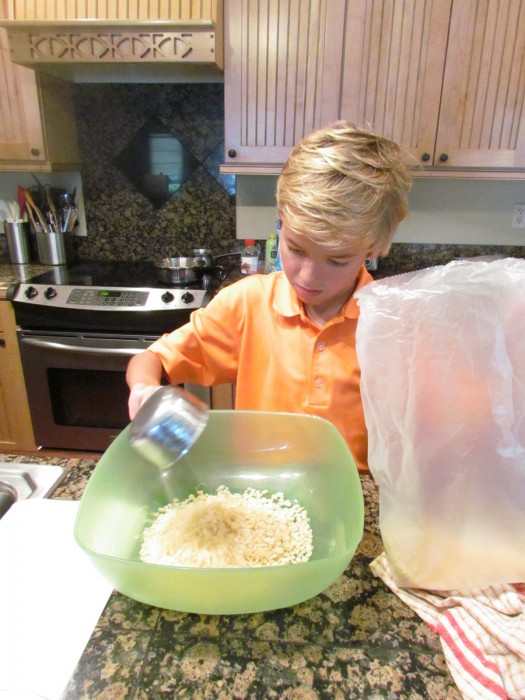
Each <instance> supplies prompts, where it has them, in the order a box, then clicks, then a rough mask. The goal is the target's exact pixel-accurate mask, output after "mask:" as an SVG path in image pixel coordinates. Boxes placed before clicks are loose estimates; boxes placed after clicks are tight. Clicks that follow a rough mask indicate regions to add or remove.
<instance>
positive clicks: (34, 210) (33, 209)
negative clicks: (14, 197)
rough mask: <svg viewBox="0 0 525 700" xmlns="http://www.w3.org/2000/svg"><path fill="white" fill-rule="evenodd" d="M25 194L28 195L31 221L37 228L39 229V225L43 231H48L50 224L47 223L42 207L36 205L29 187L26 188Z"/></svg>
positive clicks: (27, 201) (28, 209)
mask: <svg viewBox="0 0 525 700" xmlns="http://www.w3.org/2000/svg"><path fill="white" fill-rule="evenodd" d="M24 192H25V196H26V208H27V211H28V214H29V218H30V220H31V223H32V224H33V225H34V226H35V229H36V230H37V231H38V226H37V222H38V225H39V226H40V227H41V229H42V231H47V230H48V226H47V223H46V220H45V219H44V217H43V215H42V212H41V211H40V209H39V208H38V207H37V206H36V204H35V202H34V199H33V196H32V195H31V192H30V191H29V190H28V189H25V190H24Z"/></svg>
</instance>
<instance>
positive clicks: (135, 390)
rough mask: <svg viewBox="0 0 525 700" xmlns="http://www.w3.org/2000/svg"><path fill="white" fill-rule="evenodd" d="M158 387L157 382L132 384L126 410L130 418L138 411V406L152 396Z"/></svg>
mask: <svg viewBox="0 0 525 700" xmlns="http://www.w3.org/2000/svg"><path fill="white" fill-rule="evenodd" d="M157 389H160V385H157V384H134V385H133V387H132V388H131V391H130V392H129V399H128V411H129V417H130V419H131V420H133V418H135V416H136V415H137V413H138V412H139V409H140V407H141V406H142V405H143V404H145V403H146V401H147V400H148V399H149V398H150V396H153V394H154V393H155V392H156V391H157Z"/></svg>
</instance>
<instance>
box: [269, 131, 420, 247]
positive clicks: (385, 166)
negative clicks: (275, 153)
mask: <svg viewBox="0 0 525 700" xmlns="http://www.w3.org/2000/svg"><path fill="white" fill-rule="evenodd" d="M408 159H409V156H408V154H407V153H406V152H405V151H404V150H403V149H402V148H401V147H400V146H398V145H397V144H396V143H394V142H393V141H389V140H388V139H386V138H383V137H381V136H377V135H375V134H373V133H372V132H370V131H366V130H365V129H361V128H359V127H357V126H355V125H354V124H351V123H350V122H346V121H339V122H336V123H335V124H331V125H330V126H328V127H326V128H325V129H319V130H318V131H314V132H313V133H311V134H310V135H309V136H307V137H305V138H304V139H302V141H300V142H299V143H298V144H297V146H295V147H294V149H293V150H292V152H291V154H290V157H289V158H288V161H287V162H286V164H285V166H284V168H283V170H282V172H281V175H280V177H279V180H278V183H277V193H276V196H277V209H278V215H279V218H280V219H282V220H283V221H284V223H285V224H286V226H287V227H288V228H290V229H291V230H292V231H294V232H295V233H298V234H304V235H306V236H308V238H310V239H311V240H313V241H314V242H316V243H319V244H321V245H326V246H327V247H335V246H339V245H341V244H345V243H349V244H352V245H353V246H354V247H356V248H357V249H359V250H363V251H364V252H371V251H372V250H374V249H377V248H379V249H380V251H381V254H382V255H385V254H386V253H388V251H389V249H390V246H391V244H392V238H393V236H394V233H395V231H396V229H397V227H398V225H399V223H400V222H401V221H402V220H403V219H404V218H405V216H406V215H407V213H408V192H409V190H410V184H411V182H410V174H409V171H408V167H407V165H406V161H407V160H408Z"/></svg>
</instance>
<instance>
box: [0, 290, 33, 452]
mask: <svg viewBox="0 0 525 700" xmlns="http://www.w3.org/2000/svg"><path fill="white" fill-rule="evenodd" d="M0 448H2V449H17V450H34V449H35V440H34V436H33V428H32V425H31V416H30V414H29V405H28V403H27V395H26V390H25V382H24V375H23V372H22V364H21V361H20V353H19V351H18V343H17V339H16V324H15V318H14V313H13V309H12V307H11V304H10V303H9V302H8V301H0Z"/></svg>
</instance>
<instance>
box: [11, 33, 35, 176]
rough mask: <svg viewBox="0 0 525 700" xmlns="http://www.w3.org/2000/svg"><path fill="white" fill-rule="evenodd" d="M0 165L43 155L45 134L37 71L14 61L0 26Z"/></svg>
mask: <svg viewBox="0 0 525 700" xmlns="http://www.w3.org/2000/svg"><path fill="white" fill-rule="evenodd" d="M0 50H1V53H0V95H1V96H2V97H1V100H0V168H1V162H2V161H10V160H25V161H29V160H32V159H41V158H42V157H43V154H44V136H43V132H42V127H41V122H40V105H39V101H38V88H37V83H36V77H35V72H34V71H33V70H31V69H30V68H24V67H22V66H17V65H15V64H14V63H12V62H11V59H10V54H9V46H8V42H7V33H6V31H5V29H1V28H0Z"/></svg>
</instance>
